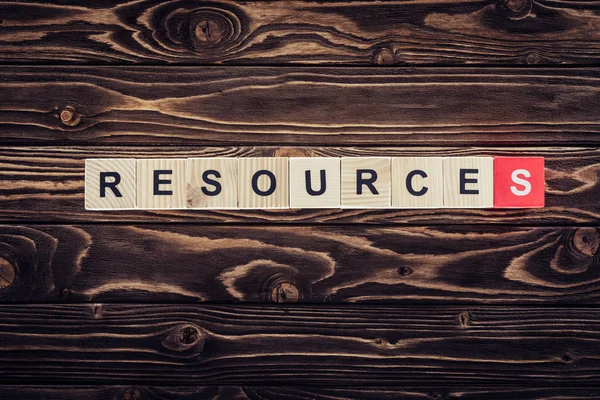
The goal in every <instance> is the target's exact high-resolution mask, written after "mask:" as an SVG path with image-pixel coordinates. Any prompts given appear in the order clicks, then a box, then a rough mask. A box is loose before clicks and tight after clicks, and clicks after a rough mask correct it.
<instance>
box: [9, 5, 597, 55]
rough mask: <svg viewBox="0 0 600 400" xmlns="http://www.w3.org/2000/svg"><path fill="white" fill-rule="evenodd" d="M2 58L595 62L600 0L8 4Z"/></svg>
mask: <svg viewBox="0 0 600 400" xmlns="http://www.w3.org/2000/svg"><path fill="white" fill-rule="evenodd" d="M0 16H1V17H2V20H0V27H1V28H2V31H1V36H0V39H1V41H0V61H2V62H5V63H40V62H43V63H161V64H163V63H165V64H166V63H185V64H236V65H244V64H254V65H257V64H360V65H380V64H383V65H390V64H396V65H397V64H437V65H472V64H482V63H485V64H526V65H531V64H590V63H597V62H598V60H599V59H600V44H599V42H600V33H599V32H600V29H598V28H599V25H600V23H599V22H598V13H597V4H596V3H595V2H572V1H562V0H537V1H532V0H518V1H507V0H500V1H493V2H491V1H480V0H464V1H458V2H457V1H451V0H418V1H411V2H406V1H385V2H365V1H349V2H339V1H318V2H317V1H286V2H275V4H274V2H270V1H252V2H237V1H231V0H220V1H218V2H212V1H211V2H190V1H185V0H170V1H159V0H145V1H102V2H91V3H81V2H80V1H77V0H68V1H65V0H60V1H59V0H53V1H49V2H5V3H2V4H1V5H0Z"/></svg>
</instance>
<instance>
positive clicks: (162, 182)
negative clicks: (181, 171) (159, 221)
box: [154, 169, 173, 196]
mask: <svg viewBox="0 0 600 400" xmlns="http://www.w3.org/2000/svg"><path fill="white" fill-rule="evenodd" d="M172 173H173V170H171V169H159V170H155V171H154V195H155V196H160V195H165V196H171V195H172V194H173V191H172V190H160V189H159V188H158V187H159V186H160V185H170V184H171V180H170V179H160V175H171V174H172Z"/></svg>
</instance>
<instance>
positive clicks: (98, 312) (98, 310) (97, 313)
mask: <svg viewBox="0 0 600 400" xmlns="http://www.w3.org/2000/svg"><path fill="white" fill-rule="evenodd" d="M92 317H93V318H94V319H100V318H102V304H94V305H93V306H92Z"/></svg>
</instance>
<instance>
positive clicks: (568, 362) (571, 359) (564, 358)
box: [561, 351, 573, 364]
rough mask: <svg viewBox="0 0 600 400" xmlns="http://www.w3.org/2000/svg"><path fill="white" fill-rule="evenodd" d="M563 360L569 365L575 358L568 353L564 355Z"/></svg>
mask: <svg viewBox="0 0 600 400" xmlns="http://www.w3.org/2000/svg"><path fill="white" fill-rule="evenodd" d="M561 359H562V360H563V361H564V362H565V363H567V364H570V363H572V362H573V356H572V355H571V353H569V352H568V351H567V352H565V354H563V355H562V357H561Z"/></svg>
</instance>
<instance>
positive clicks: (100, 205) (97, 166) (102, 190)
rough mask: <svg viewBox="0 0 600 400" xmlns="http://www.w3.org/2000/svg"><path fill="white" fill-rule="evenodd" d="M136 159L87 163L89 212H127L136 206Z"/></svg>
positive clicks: (86, 186)
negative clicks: (125, 210) (126, 210)
mask: <svg viewBox="0 0 600 400" xmlns="http://www.w3.org/2000/svg"><path fill="white" fill-rule="evenodd" d="M135 168H136V163H135V160H130V159H122V158H112V159H111V158H99V159H88V160H85V208H86V210H123V209H131V208H135V207H136V201H135V196H136V189H135V186H136V177H135Z"/></svg>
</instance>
